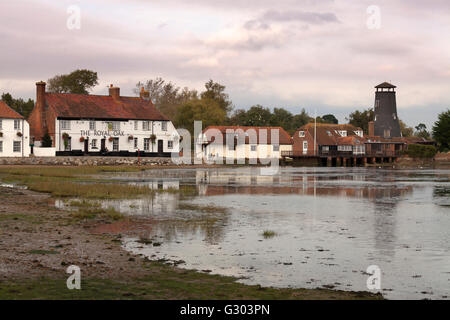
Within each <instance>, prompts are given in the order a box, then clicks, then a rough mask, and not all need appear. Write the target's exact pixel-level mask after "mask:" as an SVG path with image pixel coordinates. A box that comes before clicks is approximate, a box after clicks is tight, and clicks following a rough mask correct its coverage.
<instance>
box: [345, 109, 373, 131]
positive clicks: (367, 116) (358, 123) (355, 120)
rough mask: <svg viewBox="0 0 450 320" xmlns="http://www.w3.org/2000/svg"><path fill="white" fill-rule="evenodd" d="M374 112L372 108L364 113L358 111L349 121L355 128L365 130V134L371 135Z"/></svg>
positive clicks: (353, 113) (351, 115)
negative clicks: (370, 125)
mask: <svg viewBox="0 0 450 320" xmlns="http://www.w3.org/2000/svg"><path fill="white" fill-rule="evenodd" d="M373 118H374V112H373V109H372V108H369V109H367V110H364V111H359V110H356V111H354V112H352V113H350V115H349V116H348V118H346V119H347V121H348V122H349V123H350V124H352V125H354V126H355V127H360V128H361V129H363V131H364V133H365V134H368V133H369V122H370V121H373Z"/></svg>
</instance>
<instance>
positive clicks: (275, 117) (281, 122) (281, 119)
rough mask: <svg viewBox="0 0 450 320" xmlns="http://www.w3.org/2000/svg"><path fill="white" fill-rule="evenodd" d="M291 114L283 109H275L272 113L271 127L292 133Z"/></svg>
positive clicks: (292, 117)
mask: <svg viewBox="0 0 450 320" xmlns="http://www.w3.org/2000/svg"><path fill="white" fill-rule="evenodd" d="M293 119H294V116H293V114H292V113H290V112H289V111H287V110H286V109H283V108H275V109H273V112H272V121H271V122H272V126H274V127H282V128H283V129H284V130H286V131H292V120H293Z"/></svg>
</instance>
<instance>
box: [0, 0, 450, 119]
mask: <svg viewBox="0 0 450 320" xmlns="http://www.w3.org/2000/svg"><path fill="white" fill-rule="evenodd" d="M73 5H75V6H76V7H77V8H79V9H80V12H81V20H80V23H81V24H80V29H76V28H75V29H73V28H68V27H67V23H68V20H69V25H72V26H73V24H71V23H73V22H74V21H75V20H72V19H70V18H71V14H70V13H68V9H69V8H70V6H73ZM373 5H375V6H376V7H375V8H374V7H371V6H373ZM377 8H378V9H379V13H380V15H379V16H380V19H377ZM72 12H73V11H72ZM378 26H379V27H378ZM449 35H450V1H448V0H428V1H422V0H370V1H368V0H277V1H269V0H241V1H239V0H189V1H187V0H186V1H182V0H127V1H119V0H71V1H65V0H57V1H56V0H54V1H49V0H2V1H1V2H0V93H1V92H10V93H12V94H13V96H15V97H16V96H17V97H23V98H29V97H30V98H34V96H35V87H34V83H35V82H36V81H39V80H47V79H48V78H50V77H52V76H54V75H55V74H61V73H69V72H71V71H73V70H74V69H77V68H88V69H92V70H95V71H97V72H98V73H99V78H100V85H99V86H98V87H96V88H95V89H94V91H93V93H96V94H106V86H107V85H108V84H110V83H114V84H115V85H118V86H120V87H121V92H122V94H123V95H133V91H132V89H133V88H134V86H135V83H136V82H138V81H139V80H140V81H144V80H146V79H152V78H155V77H162V78H164V79H166V80H171V81H173V82H175V83H176V84H177V85H179V86H182V87H184V86H188V87H190V88H197V89H199V90H201V89H202V85H203V83H205V82H206V81H207V80H208V79H210V78H212V79H214V80H215V81H218V82H220V83H222V84H224V85H226V86H227V91H228V93H229V94H230V96H231V98H232V100H233V102H234V104H235V107H236V108H249V107H250V106H252V105H254V104H262V105H264V106H267V107H271V108H273V107H284V108H287V109H288V110H290V111H291V112H293V113H297V112H299V111H300V110H301V108H306V109H307V110H308V111H309V112H310V113H314V110H317V114H318V115H321V114H325V113H334V114H335V115H337V117H338V118H339V120H340V121H341V122H342V121H344V120H345V116H346V115H348V113H349V112H350V111H352V110H354V109H358V108H367V107H372V106H373V100H374V89H373V87H374V86H375V85H377V84H379V83H381V82H383V81H390V82H392V83H393V84H395V85H397V86H398V89H397V104H398V112H399V116H400V118H401V119H403V120H405V121H406V122H407V123H408V124H409V125H412V126H415V125H416V124H417V123H419V122H425V123H426V124H427V125H428V126H430V125H431V124H432V123H433V122H434V121H435V120H436V117H437V113H439V112H441V111H443V110H446V109H447V108H449V107H450V41H449V40H450V37H449Z"/></svg>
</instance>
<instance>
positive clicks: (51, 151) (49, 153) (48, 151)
mask: <svg viewBox="0 0 450 320" xmlns="http://www.w3.org/2000/svg"><path fill="white" fill-rule="evenodd" d="M33 154H34V155H35V156H36V157H54V156H55V155H56V148H36V147H34V148H33Z"/></svg>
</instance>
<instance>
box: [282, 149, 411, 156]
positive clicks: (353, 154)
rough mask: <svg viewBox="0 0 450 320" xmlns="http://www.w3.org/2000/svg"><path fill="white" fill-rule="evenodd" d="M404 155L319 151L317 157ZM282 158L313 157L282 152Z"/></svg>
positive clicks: (381, 152)
mask: <svg viewBox="0 0 450 320" xmlns="http://www.w3.org/2000/svg"><path fill="white" fill-rule="evenodd" d="M401 154H402V152H401V151H373V152H353V151H337V150H329V151H319V152H317V156H319V157H374V158H381V157H398V156H400V155H401ZM281 156H282V157H289V158H292V157H311V156H312V155H311V154H304V153H303V152H301V151H300V152H298V151H296V152H294V151H281Z"/></svg>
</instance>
